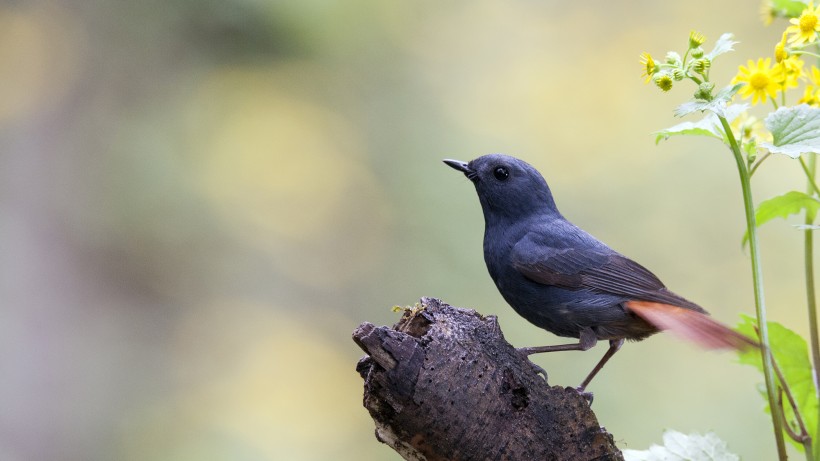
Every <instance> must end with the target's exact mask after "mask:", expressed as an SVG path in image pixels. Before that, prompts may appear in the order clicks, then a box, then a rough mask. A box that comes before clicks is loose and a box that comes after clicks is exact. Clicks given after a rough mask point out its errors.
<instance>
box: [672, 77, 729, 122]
mask: <svg viewBox="0 0 820 461" xmlns="http://www.w3.org/2000/svg"><path fill="white" fill-rule="evenodd" d="M743 85H745V83H736V84H734V85H732V86H727V87H725V88H723V89H721V90H720V91H718V92H717V94H715V97H714V98H713V99H712V100H711V101H706V100H703V99H695V100H694V101H689V102H685V103H683V104H681V105H679V106H678V107H676V108H675V112H674V114H675V117H683V116H684V115H689V114H691V113H692V112H697V111H700V112H703V111H706V110H708V111H711V112H714V113H715V114H717V115H720V116H723V117H726V114H727V113H728V109H727V107H726V106H727V104H728V103H729V101H730V100H731V99H732V96H734V95H735V93H737V91H738V90H739V89H740V88H741V87H743ZM727 118H728V117H727Z"/></svg>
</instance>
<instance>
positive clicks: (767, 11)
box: [760, 0, 775, 26]
mask: <svg viewBox="0 0 820 461" xmlns="http://www.w3.org/2000/svg"><path fill="white" fill-rule="evenodd" d="M774 17H775V11H774V9H773V8H772V5H771V2H770V1H769V0H763V3H762V4H761V5H760V19H762V20H763V25H766V26H768V25H770V24H771V23H772V20H774Z"/></svg>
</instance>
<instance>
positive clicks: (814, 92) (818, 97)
mask: <svg viewBox="0 0 820 461" xmlns="http://www.w3.org/2000/svg"><path fill="white" fill-rule="evenodd" d="M797 103H798V104H808V105H810V106H814V107H818V106H820V89H818V88H817V87H815V86H813V85H806V89H805V90H803V97H802V98H800V99H799V100H798V101H797Z"/></svg>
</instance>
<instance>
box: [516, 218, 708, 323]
mask: <svg viewBox="0 0 820 461" xmlns="http://www.w3.org/2000/svg"><path fill="white" fill-rule="evenodd" d="M590 238H591V237H590ZM595 243H598V245H596V246H594V247H593V246H591V245H579V246H578V247H577V248H576V247H572V246H568V247H565V248H556V247H554V246H550V245H548V244H545V242H544V241H543V239H542V238H540V236H539V235H538V234H529V235H527V236H525V237H524V238H523V239H521V241H519V242H518V243H517V244H516V245H515V246H514V247H513V250H512V254H511V263H512V266H513V267H514V268H515V269H516V270H517V271H518V272H520V273H521V274H522V275H524V276H525V277H527V278H528V279H530V280H532V281H534V282H537V283H541V284H543V285H550V286H559V287H564V288H569V289H584V288H585V289H590V290H594V291H598V292H601V293H606V294H611V295H616V296H623V297H625V298H631V299H641V300H646V301H655V302H660V303H668V304H674V305H676V306H681V307H684V308H687V309H693V310H697V311H700V312H705V311H704V310H703V308H701V307H700V306H698V305H697V304H695V303H693V302H691V301H688V300H686V299H685V298H682V297H680V296H678V295H676V294H675V293H672V292H671V291H669V290H667V289H666V287H665V286H664V285H663V282H661V281H660V280H659V279H658V277H656V276H655V274H653V273H652V272H650V271H649V270H648V269H646V268H645V267H643V266H641V265H640V264H638V263H636V262H635V261H632V260H631V259H629V258H627V257H625V256H623V255H621V254H619V253H617V252H615V251H613V250H611V249H609V248H608V247H605V246H603V244H600V243H599V242H598V241H597V240H596V241H595Z"/></svg>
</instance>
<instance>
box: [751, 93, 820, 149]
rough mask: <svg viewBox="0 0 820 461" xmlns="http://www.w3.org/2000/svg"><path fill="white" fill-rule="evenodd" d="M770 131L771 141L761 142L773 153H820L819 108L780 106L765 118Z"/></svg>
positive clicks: (762, 145) (803, 105)
mask: <svg viewBox="0 0 820 461" xmlns="http://www.w3.org/2000/svg"><path fill="white" fill-rule="evenodd" d="M765 123H766V128H768V129H769V131H771V132H772V142H771V143H761V144H760V145H761V147H764V148H766V149H768V150H769V152H771V153H773V154H785V155H788V156H789V157H791V158H798V157H800V154H803V153H809V152H811V153H815V154H817V153H820V109H818V108H815V107H809V106H808V105H806V104H800V105H799V106H794V107H781V108H780V109H777V110H776V111H775V112H772V113H770V114H769V115H768V116H767V117H766V120H765Z"/></svg>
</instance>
